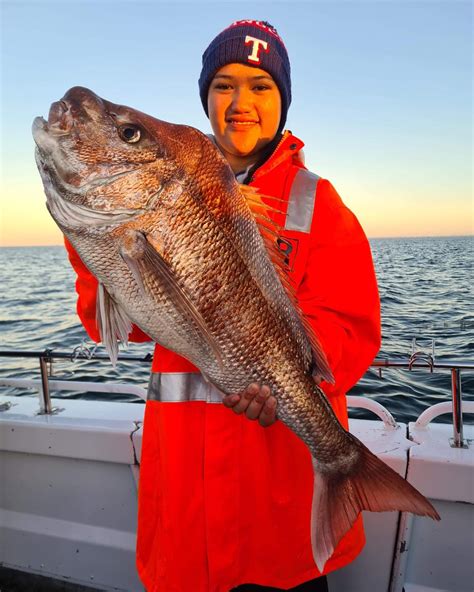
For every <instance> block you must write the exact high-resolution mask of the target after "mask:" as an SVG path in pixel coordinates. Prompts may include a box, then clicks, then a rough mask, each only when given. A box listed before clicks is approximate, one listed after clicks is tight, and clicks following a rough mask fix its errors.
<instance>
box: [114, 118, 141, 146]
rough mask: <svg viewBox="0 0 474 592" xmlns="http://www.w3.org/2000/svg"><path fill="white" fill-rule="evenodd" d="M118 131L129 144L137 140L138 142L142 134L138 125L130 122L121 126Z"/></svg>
mask: <svg viewBox="0 0 474 592" xmlns="http://www.w3.org/2000/svg"><path fill="white" fill-rule="evenodd" d="M118 133H119V136H120V137H121V138H122V140H124V141H125V142H128V143H129V144H135V142H138V140H139V139H140V137H141V134H142V133H141V130H140V128H139V127H138V126H136V125H131V124H130V123H127V124H126V125H122V126H121V127H119V129H118Z"/></svg>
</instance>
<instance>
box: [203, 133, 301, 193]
mask: <svg viewBox="0 0 474 592" xmlns="http://www.w3.org/2000/svg"><path fill="white" fill-rule="evenodd" d="M207 137H208V138H209V139H210V140H211V141H212V142H213V143H214V144H216V140H215V138H214V136H213V134H207ZM216 146H217V144H216ZM303 146H304V142H303V141H302V140H300V139H299V138H297V137H296V136H294V135H293V134H292V133H291V132H290V131H289V130H286V131H285V132H284V133H283V135H282V137H281V140H280V141H279V143H278V144H277V146H276V148H275V150H274V151H273V152H272V154H271V155H270V156H269V157H268V158H267V160H266V161H265V162H264V163H263V164H262V165H261V166H259V167H258V169H257V170H256V171H254V173H253V175H252V178H251V179H250V181H253V180H255V179H258V178H259V177H261V176H263V175H266V174H267V173H269V172H270V171H271V170H272V169H274V168H275V167H277V166H278V165H279V164H281V163H282V162H283V161H285V160H291V159H292V158H296V160H298V161H299V162H300V163H301V164H304V154H303ZM251 166H252V165H250V167H249V168H251ZM246 173H247V171H246ZM242 180H243V179H242ZM247 182H249V181H247Z"/></svg>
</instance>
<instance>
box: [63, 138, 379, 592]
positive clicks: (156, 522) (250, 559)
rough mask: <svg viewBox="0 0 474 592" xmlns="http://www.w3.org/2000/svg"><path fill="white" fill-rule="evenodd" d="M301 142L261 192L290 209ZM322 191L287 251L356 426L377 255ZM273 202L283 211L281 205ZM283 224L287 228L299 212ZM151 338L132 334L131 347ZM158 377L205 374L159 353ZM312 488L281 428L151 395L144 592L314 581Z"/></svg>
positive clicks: (145, 457)
mask: <svg viewBox="0 0 474 592" xmlns="http://www.w3.org/2000/svg"><path fill="white" fill-rule="evenodd" d="M302 146H303V143H302V142H301V141H300V140H298V139H297V138H296V137H295V136H292V135H291V134H289V133H287V134H286V135H285V136H284V138H283V140H282V141H281V142H280V144H279V146H278V147H277V149H276V150H275V152H274V153H273V155H272V156H271V157H270V158H269V159H268V160H267V162H266V163H265V164H264V165H263V166H262V167H260V168H259V169H258V171H257V172H256V173H255V174H254V177H253V180H252V182H251V185H252V186H255V187H257V188H259V189H260V190H261V193H262V194H263V195H267V196H273V197H277V198H279V199H283V200H284V202H285V204H286V203H287V202H288V199H289V196H290V194H291V191H292V188H293V189H294V186H295V183H296V181H295V176H296V175H297V173H298V172H299V171H300V169H301V168H303V164H302V162H301V160H300V159H299V157H298V152H299V151H300V149H301V148H302ZM316 187H317V189H316V194H315V195H314V196H312V200H311V201H312V208H314V209H313V213H312V218H311V212H309V217H308V215H306V221H307V222H308V228H306V229H304V230H301V229H300V230H297V229H293V230H285V231H284V232H283V233H282V238H283V239H285V240H284V243H283V245H282V248H283V249H284V250H285V252H288V255H289V257H288V259H289V265H290V268H291V270H292V271H291V274H292V275H293V279H294V282H295V283H296V285H297V299H298V301H299V304H300V307H301V308H302V310H303V312H304V314H305V316H306V318H307V319H308V320H309V322H310V323H311V325H312V326H313V328H314V329H315V331H316V333H317V335H318V337H319V339H320V341H321V344H322V346H323V349H324V350H325V352H326V355H327V357H328V361H329V364H330V366H331V369H332V371H333V374H334V377H335V384H334V385H329V384H327V383H324V382H323V383H322V385H321V386H322V388H323V390H324V391H325V393H326V395H327V396H328V399H329V401H330V402H331V404H332V406H333V408H334V409H335V411H336V413H337V415H338V417H339V420H340V421H341V423H342V424H343V425H344V426H346V427H347V409H346V401H345V392H346V391H347V390H348V389H349V388H351V387H352V386H353V385H354V384H355V383H356V382H357V381H358V380H359V378H360V377H361V376H362V375H363V374H364V372H365V371H366V369H367V367H368V366H369V364H370V363H371V361H372V359H373V358H374V356H375V355H376V353H377V351H378V349H379V347H380V309H379V298H378V291H377V284H376V280H375V275H374V269H373V264H372V257H371V252H370V247H369V244H368V242H367V239H366V237H365V235H364V232H363V230H362V228H361V227H360V225H359V223H358V221H357V219H356V218H355V216H354V215H353V214H352V212H350V210H348V209H347V208H346V206H344V204H343V203H342V201H341V199H340V197H339V196H338V194H337V193H336V191H335V189H334V188H333V187H332V185H331V184H330V183H329V182H328V181H326V180H324V179H319V181H318V182H317V186H316ZM267 201H268V203H269V205H272V203H271V201H270V200H267ZM273 205H274V206H276V207H278V208H279V209H281V208H282V203H281V202H280V201H278V202H276V201H275V202H274V203H273ZM284 209H285V213H286V205H285V208H284ZM306 214H308V213H306ZM276 217H277V218H279V220H278V222H279V223H280V224H281V225H282V226H285V219H287V217H289V214H288V216H285V215H277V216H276ZM66 244H67V243H66ZM67 246H68V251H69V255H70V259H71V263H72V265H73V266H74V268H75V269H76V271H77V272H78V281H77V291H78V294H79V300H78V313H79V316H80V317H81V320H82V322H83V324H84V326H85V328H86V330H87V331H88V333H89V335H90V336H91V338H92V339H94V340H96V341H97V340H98V339H99V335H98V332H97V328H96V325H95V293H96V289H97V281H96V280H95V279H94V278H93V276H91V274H90V273H89V272H88V271H87V269H86V268H85V267H84V265H83V264H82V262H81V261H80V259H79V257H78V256H77V254H76V253H75V252H74V250H73V249H72V247H71V246H70V245H68V244H67ZM289 251H291V252H289ZM146 339H148V338H147V336H146V335H145V334H144V333H142V332H141V331H140V330H139V329H138V328H134V330H133V333H132V334H131V340H136V341H143V340H146ZM153 371H154V372H159V373H183V372H186V373H187V372H198V371H197V369H196V368H195V367H194V366H193V365H192V364H191V363H190V362H188V361H187V360H185V359H183V358H181V357H180V356H178V355H177V354H174V353H173V352H170V351H168V350H166V349H164V348H163V347H161V346H159V345H156V348H155V357H154V362H153ZM312 490H313V470H312V463H311V456H310V453H309V450H308V448H307V447H306V445H305V444H303V442H302V441H301V440H299V438H297V437H296V436H295V435H294V434H293V433H292V432H291V431H290V430H289V429H288V428H287V427H286V426H285V425H284V424H283V423H281V422H278V421H277V422H276V423H275V424H274V425H272V426H271V427H269V428H262V427H261V426H260V425H259V424H258V423H256V422H251V421H249V420H247V419H246V418H245V417H244V416H237V415H235V414H234V413H233V412H232V411H230V410H229V409H227V408H225V407H224V406H223V405H219V404H214V403H206V402H204V401H192V402H190V401H188V402H185V403H183V402H180V403H175V402H160V401H155V400H153V401H148V402H147V406H146V413H145V426H144V436H143V446H142V457H141V469H140V485H139V524H138V542H137V566H138V570H139V573H140V577H141V578H142V581H143V582H144V584H145V587H146V589H147V591H148V592H155V591H156V592H158V591H160V592H161V591H166V592H188V591H190V590H192V591H193V592H207V591H212V592H227V591H228V590H230V589H231V588H232V587H234V586H237V585H239V584H242V583H246V582H251V583H256V584H260V585H266V586H274V587H278V588H289V587H294V586H296V585H298V584H300V583H302V582H304V581H307V580H310V579H312V578H315V577H317V576H318V575H320V574H319V572H318V569H317V568H316V566H315V564H314V561H313V557H312V552H311V542H310V514H311V499H312ZM363 545H364V534H363V528H362V520H361V519H360V518H359V520H358V521H357V522H356V524H355V525H354V527H353V528H352V529H351V531H349V532H348V533H347V534H346V536H345V537H344V538H343V539H342V540H341V542H340V544H339V545H338V547H337V548H336V550H335V552H334V554H333V556H332V557H331V558H330V559H329V561H328V562H327V564H326V566H325V573H328V572H330V571H333V570H335V569H338V568H340V567H342V566H344V565H346V564H347V563H349V562H350V561H352V560H353V559H354V558H355V557H356V556H357V555H358V553H359V552H360V550H361V549H362V547H363Z"/></svg>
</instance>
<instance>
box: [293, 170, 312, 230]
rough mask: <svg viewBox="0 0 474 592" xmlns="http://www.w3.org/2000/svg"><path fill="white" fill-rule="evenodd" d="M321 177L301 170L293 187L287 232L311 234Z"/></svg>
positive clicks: (294, 180)
mask: <svg viewBox="0 0 474 592" xmlns="http://www.w3.org/2000/svg"><path fill="white" fill-rule="evenodd" d="M318 181H319V177H318V175H315V174H314V173H311V172H310V171H307V170H306V169H299V171H298V172H297V173H296V175H295V178H294V179H293V184H292V185H291V190H290V198H289V200H288V210H287V213H286V221H285V230H298V231H299V232H309V231H310V230H311V221H312V219H313V210H314V201H315V197H316V186H317V184H318Z"/></svg>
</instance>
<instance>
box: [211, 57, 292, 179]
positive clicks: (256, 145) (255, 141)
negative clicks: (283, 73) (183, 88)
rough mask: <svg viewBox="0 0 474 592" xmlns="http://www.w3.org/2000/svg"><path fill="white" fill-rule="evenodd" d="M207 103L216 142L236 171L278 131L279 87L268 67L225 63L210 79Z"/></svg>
mask: <svg viewBox="0 0 474 592" xmlns="http://www.w3.org/2000/svg"><path fill="white" fill-rule="evenodd" d="M207 105H208V110H209V120H210V122H211V127H212V130H213V132H214V135H215V138H216V142H217V144H218V146H219V147H220V149H221V150H222V152H223V154H224V156H225V157H226V158H227V160H228V161H229V163H230V165H231V167H232V168H233V169H234V172H239V168H240V167H242V166H244V167H245V165H246V164H247V163H250V162H252V159H253V160H255V156H256V155H257V154H258V153H259V152H260V151H261V150H262V148H264V147H265V146H266V145H267V144H268V143H269V142H271V141H272V140H273V138H274V137H275V135H276V133H277V131H278V126H279V124H280V116H281V97H280V91H279V90H278V87H277V85H276V84H275V82H274V80H273V78H272V77H271V76H270V74H268V72H265V70H260V69H259V68H254V67H253V66H246V65H245V64H228V65H227V66H224V67H223V68H221V69H220V70H218V71H217V73H216V74H215V76H214V78H213V80H212V82H211V85H210V87H209V94H208V98H207Z"/></svg>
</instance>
